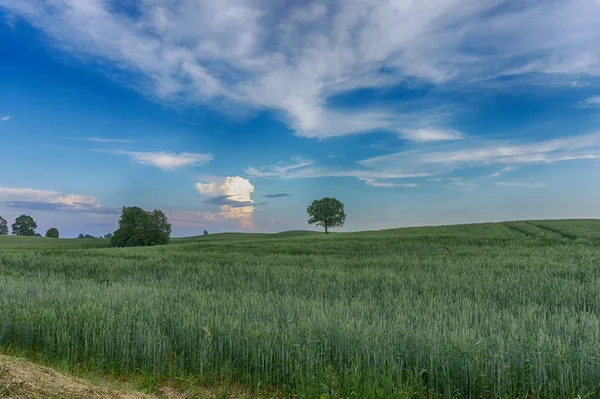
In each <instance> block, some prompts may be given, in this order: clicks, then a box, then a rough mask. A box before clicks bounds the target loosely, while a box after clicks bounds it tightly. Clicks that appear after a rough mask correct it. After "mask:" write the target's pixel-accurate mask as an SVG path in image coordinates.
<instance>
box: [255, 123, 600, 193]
mask: <svg viewBox="0 0 600 399" xmlns="http://www.w3.org/2000/svg"><path fill="white" fill-rule="evenodd" d="M598 158H600V133H593V134H587V135H580V136H571V137H565V138H559V139H550V140H544V141H537V142H529V143H520V142H505V141H503V142H501V141H492V140H487V139H469V140H464V141H461V142H460V143H455V142H442V143H437V144H427V145H422V146H421V147H419V149H415V150H409V151H403V152H398V153H393V154H389V155H384V156H379V157H374V158H369V159H364V160H362V161H359V162H358V164H359V165H360V167H361V168H349V169H348V168H345V169H341V170H340V169H335V168H331V167H328V168H324V167H319V166H316V165H315V164H314V162H313V161H310V160H305V159H303V158H294V159H292V162H290V163H282V162H280V163H278V164H276V165H267V166H262V167H248V168H246V173H247V174H248V175H249V176H252V177H256V178H279V179H311V178H325V177H354V178H357V179H360V180H362V181H364V182H365V183H367V184H368V185H371V186H378V187H384V186H385V187H392V186H402V184H400V183H398V182H393V181H387V180H397V179H417V178H423V177H428V178H429V179H430V180H435V179H440V177H436V176H439V175H444V174H448V173H450V172H452V171H455V170H461V169H465V168H476V167H484V166H489V165H505V166H504V167H503V168H502V169H500V170H499V171H497V172H495V173H493V174H491V175H488V176H486V177H487V178H495V177H499V176H502V175H503V174H505V173H508V172H511V171H515V170H517V169H518V167H519V166H521V165H527V164H529V165H534V164H552V163H557V162H566V161H574V160H592V159H598ZM453 179H454V178H449V179H448V180H449V181H452V182H454V183H461V184H455V186H462V188H467V187H466V186H465V184H463V183H462V182H459V181H455V180H453ZM408 184H416V183H412V182H411V183H408ZM403 186H405V187H406V184H404V185H403ZM468 188H472V187H471V186H469V187H468Z"/></svg>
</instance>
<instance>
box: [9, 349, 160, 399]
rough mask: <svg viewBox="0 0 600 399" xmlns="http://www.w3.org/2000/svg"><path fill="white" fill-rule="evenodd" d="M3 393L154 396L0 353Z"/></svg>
mask: <svg viewBox="0 0 600 399" xmlns="http://www.w3.org/2000/svg"><path fill="white" fill-rule="evenodd" d="M0 397H2V398H5V397H6V398H28V399H37V398H40V399H42V398H74V399H75V398H118V399H147V398H151V397H152V396H149V395H146V394H143V393H141V392H123V391H118V390H116V389H114V388H108V387H101V386H97V385H93V384H90V383H89V382H86V381H83V380H80V379H78V378H75V377H72V376H68V375H65V374H62V373H59V372H57V371H55V370H52V369H51V368H48V367H44V366H39V365H36V364H33V363H30V362H27V361H25V360H22V359H17V358H14V357H8V356H1V355H0Z"/></svg>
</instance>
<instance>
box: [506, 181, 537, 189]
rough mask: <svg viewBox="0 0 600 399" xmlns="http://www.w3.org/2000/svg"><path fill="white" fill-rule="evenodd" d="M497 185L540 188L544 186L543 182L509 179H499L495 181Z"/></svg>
mask: <svg viewBox="0 0 600 399" xmlns="http://www.w3.org/2000/svg"><path fill="white" fill-rule="evenodd" d="M496 185H497V186H505V187H528V188H542V187H546V185H545V184H544V183H538V182H535V183H526V182H509V181H499V182H496Z"/></svg>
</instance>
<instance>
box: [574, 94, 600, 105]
mask: <svg viewBox="0 0 600 399" xmlns="http://www.w3.org/2000/svg"><path fill="white" fill-rule="evenodd" d="M579 107H580V108H597V107H600V96H592V97H590V98H586V99H585V100H583V101H582V102H580V103H579Z"/></svg>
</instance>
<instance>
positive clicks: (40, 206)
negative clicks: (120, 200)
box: [0, 187, 118, 214]
mask: <svg viewBox="0 0 600 399" xmlns="http://www.w3.org/2000/svg"><path fill="white" fill-rule="evenodd" d="M0 203H2V204H4V205H6V206H10V207H13V208H21V209H31V210H48V211H56V210H75V211H87V212H90V213H101V214H112V213H118V210H116V209H111V208H105V207H103V206H102V205H101V204H98V203H97V202H96V197H92V196H86V195H79V194H66V195H62V194H61V192H59V191H52V190H39V189H33V188H12V187H0Z"/></svg>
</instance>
